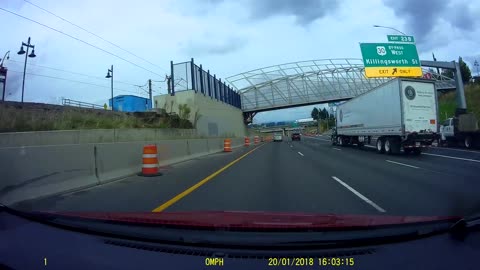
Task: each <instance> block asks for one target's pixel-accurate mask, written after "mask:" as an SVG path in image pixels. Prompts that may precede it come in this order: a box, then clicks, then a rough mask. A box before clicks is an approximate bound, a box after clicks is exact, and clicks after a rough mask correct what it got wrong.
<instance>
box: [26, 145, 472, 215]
mask: <svg viewBox="0 0 480 270" xmlns="http://www.w3.org/2000/svg"><path fill="white" fill-rule="evenodd" d="M160 154H161V153H160ZM479 175H480V152H476V151H466V150H461V149H445V148H437V149H430V150H429V151H428V152H427V153H423V154H422V155H420V156H412V155H409V156H406V155H393V156H390V155H383V154H377V153H376V152H375V151H374V149H370V148H366V149H357V148H355V147H337V146H332V145H331V144H330V143H329V141H328V138H327V137H306V136H303V137H302V140H301V141H294V142H291V141H289V140H285V141H283V142H268V143H263V144H260V145H258V146H250V147H241V148H237V149H234V151H233V152H231V153H217V154H212V155H209V156H205V157H202V158H197V159H194V160H190V161H187V162H182V163H178V164H175V165H172V166H170V167H168V168H164V175H162V176H159V177H152V178H147V177H139V176H132V177H128V178H125V179H123V180H119V181H115V182H112V183H110V184H106V185H103V186H98V187H93V188H89V189H86V190H82V191H77V192H74V193H68V194H63V195H58V196H53V197H50V198H44V199H40V200H33V201H28V202H24V203H20V204H18V205H17V206H16V207H19V208H21V209H24V210H48V211H108V212H131V211H133V212H149V211H156V212H160V211H169V212H173V211H271V212H302V213H332V214H373V215H377V214H378V215H468V214H472V213H474V212H477V213H478V212H480V177H479Z"/></svg>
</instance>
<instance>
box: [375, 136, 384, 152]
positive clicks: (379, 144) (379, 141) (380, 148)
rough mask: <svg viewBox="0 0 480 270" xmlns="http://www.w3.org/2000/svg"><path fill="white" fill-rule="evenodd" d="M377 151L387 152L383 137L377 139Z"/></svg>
mask: <svg viewBox="0 0 480 270" xmlns="http://www.w3.org/2000/svg"><path fill="white" fill-rule="evenodd" d="M377 153H379V154H383V153H385V145H384V142H383V139H381V138H378V139H377Z"/></svg>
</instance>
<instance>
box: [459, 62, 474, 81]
mask: <svg viewBox="0 0 480 270" xmlns="http://www.w3.org/2000/svg"><path fill="white" fill-rule="evenodd" d="M459 63H460V72H461V73H462V81H463V83H464V84H467V83H468V82H470V80H471V79H472V72H471V71H470V68H469V67H468V65H467V63H465V62H464V61H463V59H462V58H461V57H460V59H459Z"/></svg>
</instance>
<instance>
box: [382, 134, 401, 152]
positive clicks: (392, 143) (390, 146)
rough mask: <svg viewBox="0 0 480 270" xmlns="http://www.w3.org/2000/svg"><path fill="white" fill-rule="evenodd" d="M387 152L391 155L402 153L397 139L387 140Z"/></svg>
mask: <svg viewBox="0 0 480 270" xmlns="http://www.w3.org/2000/svg"><path fill="white" fill-rule="evenodd" d="M385 152H386V153H387V154H389V155H396V154H399V153H400V143H399V142H398V140H397V139H395V138H387V139H385Z"/></svg>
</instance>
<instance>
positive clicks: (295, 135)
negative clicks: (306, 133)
mask: <svg viewBox="0 0 480 270" xmlns="http://www.w3.org/2000/svg"><path fill="white" fill-rule="evenodd" d="M300 138H301V136H300V133H298V132H295V133H292V141H300Z"/></svg>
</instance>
